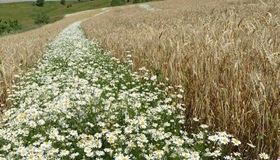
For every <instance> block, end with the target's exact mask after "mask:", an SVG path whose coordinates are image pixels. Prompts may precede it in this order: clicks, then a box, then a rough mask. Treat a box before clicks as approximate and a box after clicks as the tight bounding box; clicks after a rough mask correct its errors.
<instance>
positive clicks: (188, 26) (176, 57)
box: [83, 0, 280, 159]
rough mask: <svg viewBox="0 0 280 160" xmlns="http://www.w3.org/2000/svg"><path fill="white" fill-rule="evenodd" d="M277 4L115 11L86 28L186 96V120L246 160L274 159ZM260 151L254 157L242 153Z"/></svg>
mask: <svg viewBox="0 0 280 160" xmlns="http://www.w3.org/2000/svg"><path fill="white" fill-rule="evenodd" d="M278 2H279V1H269V0H267V1H260V2H254V3H253V2H251V1H241V0H240V1H219V0H214V1H207V0H190V1H184V0H169V1H168V0H167V1H162V2H153V3H149V4H150V5H151V6H152V7H153V8H158V10H155V11H147V10H144V9H142V8H139V6H138V5H132V6H129V7H126V8H125V9H123V8H116V9H115V10H114V11H112V12H111V13H110V14H106V15H102V16H100V17H97V18H95V19H92V20H88V21H86V22H85V23H84V24H83V29H84V30H85V31H86V34H87V36H88V37H90V38H92V39H95V40H97V41H99V42H100V43H101V45H102V46H103V47H104V48H105V49H106V50H109V51H112V53H113V54H114V55H115V56H117V57H118V58H122V57H125V56H126V55H127V54H131V55H132V56H133V62H134V69H137V68H139V67H142V66H146V67H147V68H149V69H150V70H151V71H152V72H154V73H155V74H158V75H159V76H160V78H161V79H164V78H165V77H168V78H169V79H170V82H172V83H173V84H182V85H183V86H184V88H185V95H184V97H185V99H184V103H185V104H186V107H187V108H188V112H187V113H186V117H187V118H191V117H196V116H197V117H200V118H201V119H202V120H203V121H204V122H206V123H207V124H210V125H211V126H212V127H213V128H214V129H215V130H226V131H229V132H230V133H232V134H234V135H235V136H236V137H238V138H239V139H241V140H242V141H243V143H244V145H243V147H241V148H240V151H242V152H243V153H245V152H247V153H246V154H247V155H248V156H250V155H252V154H257V153H259V152H261V151H264V150H265V151H269V153H270V156H271V158H272V159H276V158H277V151H279V139H280V134H279V130H280V128H279V125H280V124H279V114H280V55H279V50H280V41H279V38H280V37H279V35H280V25H279V24H280V17H279V16H280V13H279V8H280V6H279V4H280V3H278ZM248 140H249V141H251V142H252V143H254V144H256V145H257V149H256V150H255V151H254V152H253V151H251V150H249V148H248V146H246V142H248Z"/></svg>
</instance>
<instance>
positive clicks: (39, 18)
mask: <svg viewBox="0 0 280 160" xmlns="http://www.w3.org/2000/svg"><path fill="white" fill-rule="evenodd" d="M33 19H34V23H35V24H48V23H50V21H51V20H50V16H49V15H48V14H47V13H46V12H43V11H39V12H37V13H36V14H35V15H34V18H33Z"/></svg>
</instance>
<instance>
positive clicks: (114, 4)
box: [111, 0, 125, 6]
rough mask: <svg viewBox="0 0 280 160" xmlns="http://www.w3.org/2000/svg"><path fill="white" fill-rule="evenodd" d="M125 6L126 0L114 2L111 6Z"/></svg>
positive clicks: (113, 0) (114, 0)
mask: <svg viewBox="0 0 280 160" xmlns="http://www.w3.org/2000/svg"><path fill="white" fill-rule="evenodd" d="M124 4H125V0H112V2H111V6H120V5H124Z"/></svg>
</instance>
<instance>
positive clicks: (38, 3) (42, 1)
mask: <svg viewBox="0 0 280 160" xmlns="http://www.w3.org/2000/svg"><path fill="white" fill-rule="evenodd" d="M44 4H45V0H37V1H36V6H38V7H44Z"/></svg>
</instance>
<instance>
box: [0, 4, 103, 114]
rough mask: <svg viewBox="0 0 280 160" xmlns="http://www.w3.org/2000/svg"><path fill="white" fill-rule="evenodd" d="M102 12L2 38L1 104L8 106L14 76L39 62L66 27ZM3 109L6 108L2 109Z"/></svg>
mask: <svg viewBox="0 0 280 160" xmlns="http://www.w3.org/2000/svg"><path fill="white" fill-rule="evenodd" d="M100 12H101V10H100V9H98V10H93V11H88V12H83V13H78V14H73V15H71V16H68V17H67V18H64V19H63V20H60V21H58V22H55V23H53V24H48V25H45V26H43V27H41V28H38V29H35V30H31V31H28V32H24V33H19V34H14V35H8V36H3V37H0V44H1V46H0V57H1V59H0V104H3V105H7V104H6V103H5V99H6V97H7V89H8V88H10V87H11V85H12V84H13V82H12V81H13V80H14V75H16V74H18V73H19V72H21V71H23V72H24V71H26V70H28V69H29V68H30V67H31V66H33V65H34V63H36V62H37V61H38V59H39V58H40V57H41V55H42V54H43V51H44V49H45V47H46V46H47V45H48V43H49V42H51V41H52V40H53V39H54V38H55V36H56V35H57V34H58V33H59V32H60V31H62V30H63V29H64V28H65V27H67V26H68V25H70V24H72V23H73V22H76V21H78V20H83V19H85V18H88V17H91V16H94V15H95V14H97V13H100ZM1 108H2V109H3V108H4V106H2V107H0V111H1Z"/></svg>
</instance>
